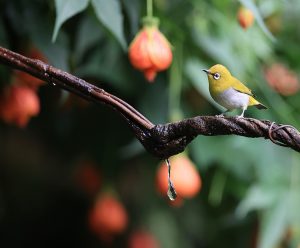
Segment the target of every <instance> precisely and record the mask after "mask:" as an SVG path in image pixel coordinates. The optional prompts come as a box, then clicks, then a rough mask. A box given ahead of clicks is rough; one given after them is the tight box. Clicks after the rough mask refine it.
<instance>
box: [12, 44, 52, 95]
mask: <svg viewBox="0 0 300 248" xmlns="http://www.w3.org/2000/svg"><path fill="white" fill-rule="evenodd" d="M25 55H26V56H27V57H29V58H31V59H38V60H41V61H43V62H45V63H47V59H46V58H45V56H44V55H43V54H42V53H41V52H40V51H39V50H38V49H37V48H36V47H31V48H30V50H29V51H28V52H26V53H25ZM13 81H14V83H15V84H21V85H27V86H28V87H30V88H32V89H35V90H36V89H38V88H39V87H40V86H41V85H42V84H43V83H44V81H43V80H41V79H39V78H36V77H34V76H31V75H30V74H28V73H26V72H23V71H14V79H13Z"/></svg>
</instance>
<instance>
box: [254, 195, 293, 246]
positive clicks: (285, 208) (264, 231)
mask: <svg viewBox="0 0 300 248" xmlns="http://www.w3.org/2000/svg"><path fill="white" fill-rule="evenodd" d="M286 193H287V192H285V193H284V194H282V195H281V197H278V201H277V202H276V203H275V204H274V205H273V207H272V208H269V209H268V210H266V211H264V213H263V216H262V219H261V231H260V235H259V236H260V237H259V241H258V247H259V248H269V247H276V244H278V242H279V241H280V240H281V238H282V236H283V233H284V230H285V228H286V227H287V222H288V214H289V201H288V196H287V194H286Z"/></svg>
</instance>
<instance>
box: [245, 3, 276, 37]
mask: <svg viewBox="0 0 300 248" xmlns="http://www.w3.org/2000/svg"><path fill="white" fill-rule="evenodd" d="M239 1H240V3H241V4H243V5H244V6H245V7H246V8H248V9H250V10H251V11H252V12H253V14H254V16H255V19H256V21H257V23H258V25H259V26H260V28H261V29H262V31H263V32H264V33H265V34H266V35H267V36H268V37H269V38H270V39H271V40H272V41H275V40H276V39H275V37H274V36H273V34H272V33H271V32H270V30H269V29H268V28H267V26H266V25H265V22H264V20H263V18H262V16H261V14H260V13H259V10H258V9H257V7H256V5H255V3H254V2H253V0H239Z"/></svg>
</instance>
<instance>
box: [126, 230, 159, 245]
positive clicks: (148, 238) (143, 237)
mask: <svg viewBox="0 0 300 248" xmlns="http://www.w3.org/2000/svg"><path fill="white" fill-rule="evenodd" d="M159 247H160V246H159V243H158V241H157V240H156V238H155V237H154V236H153V234H151V233H149V232H147V231H142V230H139V231H135V232H134V233H132V234H131V235H130V237H129V242H128V248H159Z"/></svg>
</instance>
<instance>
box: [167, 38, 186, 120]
mask: <svg viewBox="0 0 300 248" xmlns="http://www.w3.org/2000/svg"><path fill="white" fill-rule="evenodd" d="M173 54H174V57H173V63H172V66H171V70H170V83H169V84H170V85H169V119H170V121H178V120H180V119H182V118H183V117H182V112H181V110H180V96H181V89H182V43H181V42H177V44H176V51H175V52H174V53H173Z"/></svg>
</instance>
